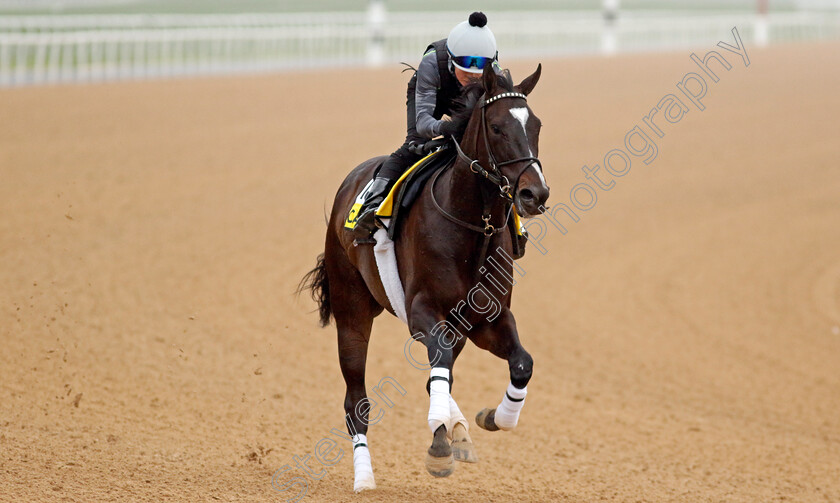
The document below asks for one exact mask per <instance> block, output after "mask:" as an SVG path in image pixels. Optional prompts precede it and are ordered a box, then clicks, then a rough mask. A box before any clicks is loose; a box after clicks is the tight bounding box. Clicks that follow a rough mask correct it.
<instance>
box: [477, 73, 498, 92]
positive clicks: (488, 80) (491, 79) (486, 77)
mask: <svg viewBox="0 0 840 503" xmlns="http://www.w3.org/2000/svg"><path fill="white" fill-rule="evenodd" d="M481 80H482V81H483V82H484V92H485V93H486V94H487V96H488V97H490V96H493V95H494V94H496V85H497V81H496V71H495V70H494V69H493V65H487V66H485V67H484V74H483V75H482V76H481Z"/></svg>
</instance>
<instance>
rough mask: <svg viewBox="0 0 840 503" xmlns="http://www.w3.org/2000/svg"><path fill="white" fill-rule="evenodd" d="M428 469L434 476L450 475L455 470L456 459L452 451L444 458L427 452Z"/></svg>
mask: <svg viewBox="0 0 840 503" xmlns="http://www.w3.org/2000/svg"><path fill="white" fill-rule="evenodd" d="M426 470H428V472H429V473H431V474H432V476H434V477H448V476H450V475H452V472H454V471H455V459H454V457H453V456H452V454H451V453H450V454H449V456H445V457H442V458H436V457H434V456H432V455H431V454H427V455H426Z"/></svg>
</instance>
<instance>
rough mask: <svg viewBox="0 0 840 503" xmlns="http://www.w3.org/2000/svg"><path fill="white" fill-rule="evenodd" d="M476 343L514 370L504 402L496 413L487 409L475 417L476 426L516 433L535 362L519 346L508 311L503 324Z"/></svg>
mask: <svg viewBox="0 0 840 503" xmlns="http://www.w3.org/2000/svg"><path fill="white" fill-rule="evenodd" d="M476 343H477V344H478V345H479V346H480V347H483V348H484V349H488V350H490V351H491V352H492V353H493V354H495V355H496V356H498V357H499V358H502V359H505V360H507V362H508V368H509V369H510V384H508V387H507V390H505V394H504V396H503V397H502V401H501V402H500V403H499V405H498V406H497V407H496V408H495V409H484V410H482V411H481V412H479V413H478V414H477V415H476V416H475V422H476V423H477V424H478V426H480V427H481V428H484V429H485V430H488V431H498V430H512V429H514V428H515V427H516V424H517V423H518V422H519V413H520V412H521V411H522V406H524V405H525V395H527V394H528V381H530V380H531V372H532V369H533V366H534V359H533V358H531V355H530V354H528V352H527V351H525V348H523V347H522V344H521V343H520V342H519V334H518V333H517V331H516V322H515V321H514V319H513V314H511V313H510V311H507V310H506V311H505V313H504V314H503V315H502V316H501V319H500V320H499V323H497V324H495V326H494V327H493V328H490V329H488V331H487V332H485V333H484V334H482V338H481V340H480V341H476Z"/></svg>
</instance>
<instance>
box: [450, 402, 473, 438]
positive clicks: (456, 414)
mask: <svg viewBox="0 0 840 503" xmlns="http://www.w3.org/2000/svg"><path fill="white" fill-rule="evenodd" d="M458 423H461V424H463V425H464V428H465V429H466V430H467V431H469V430H470V423H469V422H467V418H465V417H464V414H462V413H461V409H459V408H458V404H457V403H455V399H454V398H452V395H449V424H447V425H446V436H447V437H449V438H450V440H451V439H452V430H454V429H455V425H456V424H458Z"/></svg>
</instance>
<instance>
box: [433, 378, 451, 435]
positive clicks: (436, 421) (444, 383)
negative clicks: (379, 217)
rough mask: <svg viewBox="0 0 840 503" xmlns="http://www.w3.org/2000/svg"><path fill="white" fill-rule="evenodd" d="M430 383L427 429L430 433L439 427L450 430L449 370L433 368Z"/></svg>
mask: <svg viewBox="0 0 840 503" xmlns="http://www.w3.org/2000/svg"><path fill="white" fill-rule="evenodd" d="M430 377H431V383H430V384H429V428H431V429H432V433H434V432H435V430H437V429H438V428H439V427H440V425H445V426H446V428H447V430H449V429H450V419H449V418H450V414H449V403H450V400H451V398H450V396H449V369H445V368H441V367H435V368H433V369H432V371H431V374H430Z"/></svg>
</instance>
